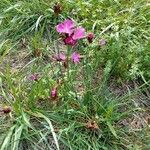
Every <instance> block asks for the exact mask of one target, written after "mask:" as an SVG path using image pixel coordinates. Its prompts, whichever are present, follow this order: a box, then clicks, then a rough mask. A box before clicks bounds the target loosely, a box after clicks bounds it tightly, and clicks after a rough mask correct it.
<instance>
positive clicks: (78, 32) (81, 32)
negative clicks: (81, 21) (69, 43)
mask: <svg viewBox="0 0 150 150" xmlns="http://www.w3.org/2000/svg"><path fill="white" fill-rule="evenodd" d="M84 37H85V29H84V28H82V27H79V28H76V29H75V30H74V34H73V36H72V38H73V39H74V40H78V39H82V38H84Z"/></svg>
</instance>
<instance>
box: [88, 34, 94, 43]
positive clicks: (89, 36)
mask: <svg viewBox="0 0 150 150" xmlns="http://www.w3.org/2000/svg"><path fill="white" fill-rule="evenodd" d="M94 37H95V36H94V33H92V32H90V33H88V35H87V40H88V42H89V43H92V42H93V39H94Z"/></svg>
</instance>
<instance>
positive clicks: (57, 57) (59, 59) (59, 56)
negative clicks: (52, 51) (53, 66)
mask: <svg viewBox="0 0 150 150" xmlns="http://www.w3.org/2000/svg"><path fill="white" fill-rule="evenodd" d="M55 58H56V60H57V61H65V60H66V55H65V54H64V53H59V54H58V55H56V56H55Z"/></svg>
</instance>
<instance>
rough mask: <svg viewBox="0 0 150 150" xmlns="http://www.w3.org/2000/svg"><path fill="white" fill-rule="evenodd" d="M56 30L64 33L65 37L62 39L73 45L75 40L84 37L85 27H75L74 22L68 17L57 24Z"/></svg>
mask: <svg viewBox="0 0 150 150" xmlns="http://www.w3.org/2000/svg"><path fill="white" fill-rule="evenodd" d="M56 30H57V32H59V33H64V36H65V38H64V39H63V41H64V43H65V44H66V45H70V46H75V45H76V43H77V40H79V39H82V38H84V37H85V29H84V28H82V27H78V28H75V23H74V22H73V21H72V20H70V19H67V20H65V21H64V22H63V23H60V24H58V25H57V26H56Z"/></svg>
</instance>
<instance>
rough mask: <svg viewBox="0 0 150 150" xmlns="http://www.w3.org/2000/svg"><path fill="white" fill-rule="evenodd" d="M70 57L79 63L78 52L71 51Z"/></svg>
mask: <svg viewBox="0 0 150 150" xmlns="http://www.w3.org/2000/svg"><path fill="white" fill-rule="evenodd" d="M71 59H72V61H73V63H75V64H76V63H79V62H80V54H78V53H77V52H73V53H72V55H71Z"/></svg>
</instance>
